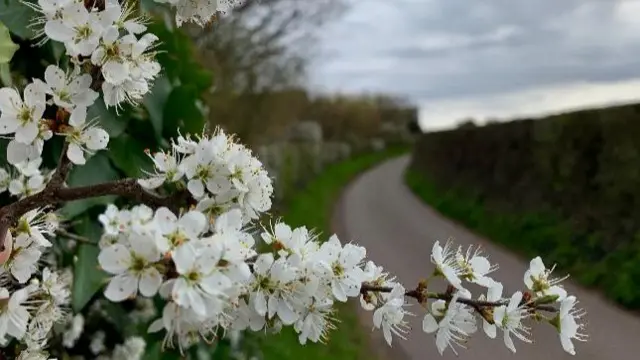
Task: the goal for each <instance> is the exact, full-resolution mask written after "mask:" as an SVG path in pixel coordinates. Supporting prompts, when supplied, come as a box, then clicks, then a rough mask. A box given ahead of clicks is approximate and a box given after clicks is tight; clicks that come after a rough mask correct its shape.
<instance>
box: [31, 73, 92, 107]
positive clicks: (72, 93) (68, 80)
mask: <svg viewBox="0 0 640 360" xmlns="http://www.w3.org/2000/svg"><path fill="white" fill-rule="evenodd" d="M44 80H45V82H43V81H42V80H39V79H36V80H34V82H35V83H36V84H38V85H39V86H41V88H42V89H44V91H45V92H46V93H47V94H49V95H52V96H53V103H54V104H56V105H58V106H60V107H62V108H64V109H66V110H68V111H71V110H73V109H74V108H75V107H76V106H80V107H85V108H87V107H89V106H91V105H93V103H94V102H95V100H96V99H97V98H98V96H99V95H98V93H97V92H95V91H94V90H92V89H91V82H92V78H91V75H89V74H81V73H80V71H79V69H78V68H75V69H74V70H73V71H72V72H70V73H65V72H64V71H63V70H62V69H60V68H59V67H57V66H56V65H49V66H48V67H47V69H46V70H45V73H44Z"/></svg>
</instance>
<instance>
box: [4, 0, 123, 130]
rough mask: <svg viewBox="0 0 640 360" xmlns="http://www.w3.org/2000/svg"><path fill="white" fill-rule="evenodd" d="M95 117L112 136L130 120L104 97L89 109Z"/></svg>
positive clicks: (90, 113) (88, 112) (89, 116)
mask: <svg viewBox="0 0 640 360" xmlns="http://www.w3.org/2000/svg"><path fill="white" fill-rule="evenodd" d="M0 1H1V0H0ZM95 118H98V119H99V120H98V121H99V123H100V126H102V128H104V129H105V130H106V131H107V133H109V137H111V138H115V137H118V136H120V134H122V132H123V131H124V129H126V128H127V123H128V122H129V117H128V116H124V115H118V114H116V111H115V109H113V108H111V109H107V106H106V105H105V104H104V100H103V99H102V97H99V98H98V99H97V100H96V102H95V103H94V104H93V105H92V106H91V107H90V108H89V109H88V111H87V119H89V120H93V119H95Z"/></svg>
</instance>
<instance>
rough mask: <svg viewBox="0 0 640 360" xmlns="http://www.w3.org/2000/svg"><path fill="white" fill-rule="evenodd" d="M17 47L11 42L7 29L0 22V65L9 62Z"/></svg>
mask: <svg viewBox="0 0 640 360" xmlns="http://www.w3.org/2000/svg"><path fill="white" fill-rule="evenodd" d="M18 48H19V46H18V45H17V44H16V43H14V42H13V41H12V40H11V34H9V29H7V27H6V26H5V25H4V24H3V23H2V22H0V64H6V63H8V62H9V61H11V58H12V57H13V54H15V53H16V51H17V50H18Z"/></svg>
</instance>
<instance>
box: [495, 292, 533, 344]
mask: <svg viewBox="0 0 640 360" xmlns="http://www.w3.org/2000/svg"><path fill="white" fill-rule="evenodd" d="M520 301H522V293H521V292H519V291H518V292H516V293H515V294H513V296H511V299H510V300H509V304H508V305H506V306H505V305H502V306H499V307H497V308H495V309H494V311H493V319H494V321H495V324H496V326H497V327H498V328H500V329H501V330H502V331H503V332H504V343H505V345H506V346H507V348H509V350H511V351H513V352H514V353H515V352H516V347H515V345H514V344H513V340H512V339H511V334H513V335H515V337H517V338H518V339H520V340H522V341H524V342H528V343H530V342H531V340H530V339H529V338H528V335H529V328H528V327H526V326H525V325H524V324H523V323H522V321H523V320H525V319H526V318H527V317H529V315H528V313H527V309H525V308H524V307H522V306H520Z"/></svg>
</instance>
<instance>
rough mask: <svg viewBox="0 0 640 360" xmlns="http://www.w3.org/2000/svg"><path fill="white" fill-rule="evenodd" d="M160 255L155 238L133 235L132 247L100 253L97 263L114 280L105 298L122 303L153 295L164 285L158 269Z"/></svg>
mask: <svg viewBox="0 0 640 360" xmlns="http://www.w3.org/2000/svg"><path fill="white" fill-rule="evenodd" d="M160 258H161V253H160V251H159V250H158V249H157V248H156V246H155V242H154V241H153V239H152V238H149V237H145V236H141V235H137V236H132V237H131V238H130V241H129V246H125V245H123V244H114V245H111V246H109V247H107V248H104V249H102V250H101V251H100V255H99V256H98V262H99V263H100V266H101V267H102V268H103V269H104V270H105V271H107V272H108V273H110V274H113V275H115V276H114V277H112V278H111V280H110V282H109V285H108V286H107V289H106V290H105V296H106V297H107V298H108V299H109V300H111V301H123V300H125V299H127V298H129V297H132V296H135V295H136V294H137V292H138V291H140V294H142V295H143V296H153V295H155V294H156V293H157V292H158V288H160V285H161V284H162V275H161V274H160V272H159V271H158V269H157V268H156V267H155V263H156V262H157V261H158V260H160Z"/></svg>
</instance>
